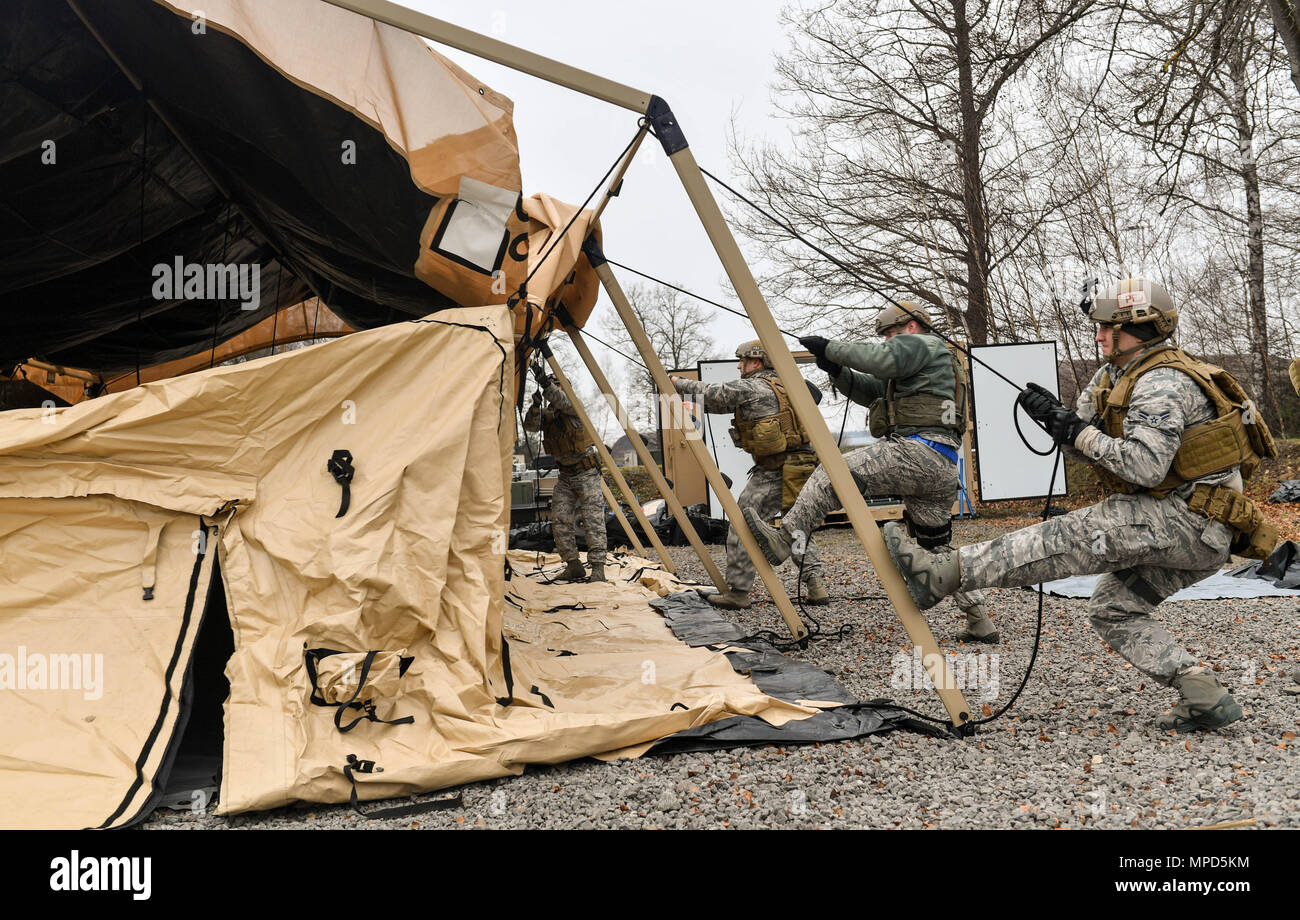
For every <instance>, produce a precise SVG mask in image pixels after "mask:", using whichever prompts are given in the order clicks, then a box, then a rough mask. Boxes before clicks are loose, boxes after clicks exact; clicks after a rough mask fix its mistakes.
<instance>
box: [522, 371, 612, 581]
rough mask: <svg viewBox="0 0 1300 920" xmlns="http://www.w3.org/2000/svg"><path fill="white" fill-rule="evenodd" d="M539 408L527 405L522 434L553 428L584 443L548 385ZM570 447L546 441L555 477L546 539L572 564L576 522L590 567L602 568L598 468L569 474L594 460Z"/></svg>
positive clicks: (567, 408) (572, 416)
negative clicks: (556, 471) (564, 428)
mask: <svg viewBox="0 0 1300 920" xmlns="http://www.w3.org/2000/svg"><path fill="white" fill-rule="evenodd" d="M543 395H544V396H545V397H546V405H545V407H543V406H541V405H538V404H537V403H533V405H532V406H531V407H529V409H528V414H527V415H526V416H525V417H524V429H525V430H526V431H541V432H543V433H547V429H548V428H551V430H552V431H554V430H555V429H554V427H552V426H557V425H567V426H569V429H570V430H571V431H574V432H578V433H581V434H582V436H581V437H580V438H579V439H578V441H579V443H580V444H581V443H589V442H588V441H587V438H586V436H585V433H583V431H582V421H581V419H579V418H578V413H577V412H576V411H575V410H574V408H573V405H572V404H571V403H570V402H569V399H568V397H567V396H565V395H564V391H563V390H562V389H560V387H559V385H558V384H557V383H555V382H554V381H551V382H550V383H548V384H547V386H546V389H545V390H544V391H543ZM571 443H572V441H569V440H567V439H558V440H557V439H554V438H552V437H550V436H548V437H547V439H546V449H547V450H548V451H550V452H551V454H552V456H554V457H555V462H556V464H557V465H558V466H559V468H560V475H559V478H558V480H557V481H556V483H555V491H554V492H553V493H552V494H551V533H552V534H553V535H554V536H555V551H556V552H557V553H559V554H560V557H561V558H563V559H564V561H565V562H575V561H578V559H579V556H578V543H577V536H576V531H575V529H574V528H575V527H576V525H577V523H578V522H579V521H580V522H581V524H582V529H583V532H584V533H585V534H586V536H587V561H588V562H590V563H591V564H592V565H593V566H603V565H604V564H605V549H606V538H605V495H604V493H603V492H602V491H601V488H600V483H601V473H600V464H599V463H596V465H594V466H592V467H591V468H590V469H576V470H575V469H574V467H575V466H576V465H578V464H582V463H591V460H592V458H595V456H596V448H595V445H590V446H588V447H586V448H585V449H584V450H581V451H580V452H574V451H571V450H567V449H566V446H567V445H568V444H571Z"/></svg>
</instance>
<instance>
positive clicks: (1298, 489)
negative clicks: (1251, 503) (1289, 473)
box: [1268, 479, 1300, 505]
mask: <svg viewBox="0 0 1300 920" xmlns="http://www.w3.org/2000/svg"><path fill="white" fill-rule="evenodd" d="M1289 502H1300V479H1286V480H1283V481H1282V482H1279V483H1278V484H1277V488H1276V489H1275V490H1274V491H1273V494H1272V495H1270V496H1269V497H1268V503H1269V504H1270V505H1281V504H1287V503H1289Z"/></svg>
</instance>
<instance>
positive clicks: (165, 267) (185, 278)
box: [152, 256, 262, 310]
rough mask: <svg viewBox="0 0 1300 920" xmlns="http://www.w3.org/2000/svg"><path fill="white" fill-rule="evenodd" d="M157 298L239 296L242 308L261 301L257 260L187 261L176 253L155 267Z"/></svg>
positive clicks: (178, 298) (233, 298) (154, 284)
mask: <svg viewBox="0 0 1300 920" xmlns="http://www.w3.org/2000/svg"><path fill="white" fill-rule="evenodd" d="M153 279H154V281H153V289H152V293H153V298H154V300H238V301H239V308H240V309H241V310H256V309H258V308H259V307H260V306H261V305H262V266H261V265H260V264H258V263H257V262H232V263H225V262H206V263H201V262H186V261H185V259H184V258H183V257H181V256H177V257H176V258H175V259H173V260H172V261H171V262H170V263H169V262H159V263H158V264H157V265H155V266H154V267H153Z"/></svg>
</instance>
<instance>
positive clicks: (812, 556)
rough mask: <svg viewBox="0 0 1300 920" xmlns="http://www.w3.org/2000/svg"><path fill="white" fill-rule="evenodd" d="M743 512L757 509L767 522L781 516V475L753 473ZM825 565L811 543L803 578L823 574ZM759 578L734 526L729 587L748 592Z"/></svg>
mask: <svg viewBox="0 0 1300 920" xmlns="http://www.w3.org/2000/svg"><path fill="white" fill-rule="evenodd" d="M736 504H738V505H740V510H741V511H744V510H745V509H746V508H752V509H754V513H755V514H757V515H758V516H759V517H760V518H761V519H763V520H764V521H771V520H772V519H773V518H775V517H776V516H777V515H779V514H780V513H781V471H780V470H765V469H763V468H762V467H761V466H756V467H754V468H753V469H751V470H750V471H749V480H748V481H747V482H746V483H745V488H744V489H742V490H741V492H740V498H738V499H737V500H736ZM821 569H822V565H821V562H820V561H819V560H818V558H817V544H816V543H814V542H812V541H811V540H810V541H809V542H808V549H807V550H806V552H805V553H804V564H803V578H804V581H807V580H808V579H809V578H811V577H812V576H813V575H815V574H818V573H820V572H821ZM757 577H758V570H757V569H755V568H754V563H753V561H752V560H751V559H750V558H749V554H748V553H747V552H745V547H744V545H743V544H742V543H741V542H740V537H738V536H737V535H736V528H735V526H734V525H733V526H732V527H731V528H730V529H729V530H728V531H727V584H728V585H730V586H731V587H732V588H735V589H736V590H737V591H748V590H749V589H750V586H751V585H753V584H754V579H755V578H757Z"/></svg>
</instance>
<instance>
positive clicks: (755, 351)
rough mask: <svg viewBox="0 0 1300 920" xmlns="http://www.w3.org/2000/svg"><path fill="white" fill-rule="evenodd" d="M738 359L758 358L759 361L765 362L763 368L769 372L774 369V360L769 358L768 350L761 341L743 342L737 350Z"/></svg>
mask: <svg viewBox="0 0 1300 920" xmlns="http://www.w3.org/2000/svg"><path fill="white" fill-rule="evenodd" d="M736 357H737V358H757V359H758V360H760V361H762V362H763V367H765V368H767V369H769V370H771V369H772V359H771V358H769V357H768V356H767V349H766V348H764V347H763V343H762V341H761V340H759V339H753V340H752V341H749V342H742V343H741V344H740V345H739V346H738V347H737V348H736Z"/></svg>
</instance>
